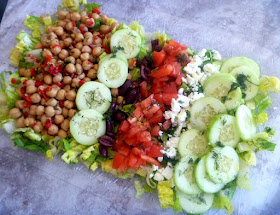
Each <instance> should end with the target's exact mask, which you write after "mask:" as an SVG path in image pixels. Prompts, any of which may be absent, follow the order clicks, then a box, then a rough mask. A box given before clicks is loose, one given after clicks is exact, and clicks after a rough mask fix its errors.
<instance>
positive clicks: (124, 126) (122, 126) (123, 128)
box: [119, 120, 130, 133]
mask: <svg viewBox="0 0 280 215" xmlns="http://www.w3.org/2000/svg"><path fill="white" fill-rule="evenodd" d="M129 126H130V123H129V122H128V121H126V120H124V121H122V122H121V124H120V127H119V131H120V132H122V133H126V132H128V131H129Z"/></svg>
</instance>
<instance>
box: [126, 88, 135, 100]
mask: <svg viewBox="0 0 280 215" xmlns="http://www.w3.org/2000/svg"><path fill="white" fill-rule="evenodd" d="M136 94H137V90H136V89H135V88H133V89H131V90H129V92H128V93H127V95H126V96H125V101H126V103H127V104H132V103H134V101H135V98H136Z"/></svg>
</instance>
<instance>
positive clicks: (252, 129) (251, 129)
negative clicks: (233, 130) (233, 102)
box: [235, 105, 257, 140]
mask: <svg viewBox="0 0 280 215" xmlns="http://www.w3.org/2000/svg"><path fill="white" fill-rule="evenodd" d="M235 116H236V122H237V128H238V129H239V133H240V137H241V139H242V140H249V139H251V138H253V137H254V136H255V135H256V133H257V127H256V124H255V120H254V117H253V114H252V112H251V110H250V109H249V108H248V107H247V106H246V105H241V106H239V108H238V109H237V111H236V113H235Z"/></svg>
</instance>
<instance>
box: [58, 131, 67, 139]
mask: <svg viewBox="0 0 280 215" xmlns="http://www.w3.org/2000/svg"><path fill="white" fill-rule="evenodd" d="M57 135H58V136H59V137H61V138H66V137H67V133H66V132H65V131H64V130H62V129H60V130H59V131H58V133H57Z"/></svg>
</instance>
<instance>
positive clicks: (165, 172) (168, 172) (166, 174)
mask: <svg viewBox="0 0 280 215" xmlns="http://www.w3.org/2000/svg"><path fill="white" fill-rule="evenodd" d="M162 175H163V176H164V177H165V178H166V179H167V180H169V179H171V178H172V177H173V168H171V167H170V166H167V167H165V168H164V170H163V172H162Z"/></svg>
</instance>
